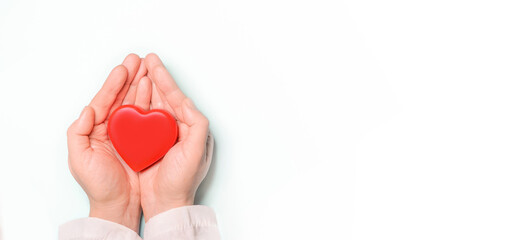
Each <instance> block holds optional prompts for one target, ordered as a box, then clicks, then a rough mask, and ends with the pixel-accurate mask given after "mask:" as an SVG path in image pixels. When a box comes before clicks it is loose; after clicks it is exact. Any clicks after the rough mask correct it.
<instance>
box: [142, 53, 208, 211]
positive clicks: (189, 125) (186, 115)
mask: <svg viewBox="0 0 515 240" xmlns="http://www.w3.org/2000/svg"><path fill="white" fill-rule="evenodd" d="M144 64H145V67H146V69H147V76H148V78H149V79H150V81H146V79H147V78H144V79H145V81H142V82H141V83H140V84H139V87H138V90H137V96H138V99H140V101H138V102H137V104H136V105H138V106H139V107H141V108H143V109H145V110H148V109H150V108H151V109H164V110H166V111H168V112H170V113H171V114H172V115H174V117H175V118H176V119H177V124H178V126H179V139H178V141H177V143H176V144H175V145H174V146H173V147H172V148H171V149H170V150H169V151H168V153H166V155H165V156H164V157H163V158H162V160H161V161H159V162H157V163H156V164H154V165H152V166H150V167H149V168H147V169H145V170H143V171H142V172H140V173H139V183H140V190H141V206H142V208H143V214H144V216H145V221H148V220H149V219H150V218H152V217H153V216H155V215H157V214H159V213H161V212H164V211H167V210H169V209H172V208H177V207H182V206H188V205H193V201H194V198H195V192H196V191H197V188H198V186H199V185H200V183H201V182H202V180H203V179H204V177H205V176H206V174H207V171H208V169H209V165H210V164H211V156H212V152H213V145H214V140H213V138H212V136H211V135H210V134H209V122H208V119H207V118H206V117H205V116H204V115H203V114H202V113H201V112H200V111H199V110H198V109H197V108H196V107H195V105H194V104H193V102H192V101H191V99H189V98H187V97H186V96H185V95H184V93H182V91H181V90H180V89H179V87H178V86H177V84H176V83H175V81H174V79H173V78H172V76H171V75H170V73H169V72H168V71H167V70H166V68H165V67H164V65H163V63H162V62H161V60H160V59H159V57H158V56H157V55H155V54H149V55H147V56H146V57H145V59H144Z"/></svg>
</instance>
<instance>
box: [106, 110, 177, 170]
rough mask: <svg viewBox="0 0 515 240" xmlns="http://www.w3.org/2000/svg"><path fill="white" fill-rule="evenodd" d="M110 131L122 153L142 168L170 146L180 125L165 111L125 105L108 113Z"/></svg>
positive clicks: (165, 151)
mask: <svg viewBox="0 0 515 240" xmlns="http://www.w3.org/2000/svg"><path fill="white" fill-rule="evenodd" d="M107 131H108V134H109V138H110V139H111V142H112V143H113V146H114V148H115V149H116V151H117V152H118V154H119V155H120V157H122V159H123V160H124V161H125V162H126V163H127V165H129V167H130V168H131V169H132V170H134V171H135V172H139V171H141V170H143V169H145V168H147V167H149V166H150V165H152V164H154V163H155V162H157V161H158V160H159V159H161V158H162V157H163V156H164V155H165V154H166V153H167V152H168V150H170V148H171V147H172V146H173V145H174V144H175V142H176V141H177V136H178V132H179V128H178V126H177V123H176V121H175V118H173V117H172V115H170V113H168V112H166V111H163V110H158V109H153V110H150V111H143V110H142V109H140V108H138V107H136V106H133V105H124V106H121V107H119V108H117V109H116V110H115V111H114V112H113V113H112V114H111V116H110V117H109V122H108V125H107Z"/></svg>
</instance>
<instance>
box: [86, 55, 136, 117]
mask: <svg viewBox="0 0 515 240" xmlns="http://www.w3.org/2000/svg"><path fill="white" fill-rule="evenodd" d="M126 79H127V68H125V66H123V65H119V66H117V67H115V68H114V69H113V71H111V73H110V74H109V76H108V77H107V80H106V81H105V82H104V85H103V86H102V88H101V89H100V91H98V93H97V95H95V97H94V98H93V100H91V103H90V104H89V105H90V106H91V107H92V108H93V110H94V111H95V124H99V123H101V122H103V121H104V120H105V119H106V117H107V115H108V114H109V112H110V110H111V107H112V106H113V103H114V100H115V99H116V96H117V95H118V93H119V92H120V90H121V89H122V87H123V85H124V83H125V80H126Z"/></svg>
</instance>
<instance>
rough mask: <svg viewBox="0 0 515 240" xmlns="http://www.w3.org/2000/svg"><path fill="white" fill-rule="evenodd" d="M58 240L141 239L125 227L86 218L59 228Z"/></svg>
mask: <svg viewBox="0 0 515 240" xmlns="http://www.w3.org/2000/svg"><path fill="white" fill-rule="evenodd" d="M59 239H60V240H68V239H70V240H71V239H74V240H78V239H84V240H86V239H87V240H97V239H110V240H111V239H112V240H118V239H120V240H122V239H127V240H141V237H140V236H139V235H138V234H137V233H136V232H134V231H133V230H132V229H130V228H128V227H126V226H123V225H120V224H118V223H114V222H110V221H107V220H103V219H100V218H94V217H88V218H81V219H77V220H73V221H69V222H67V223H65V224H63V225H61V226H59Z"/></svg>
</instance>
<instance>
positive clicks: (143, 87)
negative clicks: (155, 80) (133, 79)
mask: <svg viewBox="0 0 515 240" xmlns="http://www.w3.org/2000/svg"><path fill="white" fill-rule="evenodd" d="M151 96H152V83H151V82H150V79H149V78H148V77H143V78H142V79H141V80H140V82H139V84H138V89H137V91H136V99H135V101H134V105H136V106H138V107H140V108H141V109H143V110H145V111H148V109H149V108H150V98H151Z"/></svg>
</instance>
